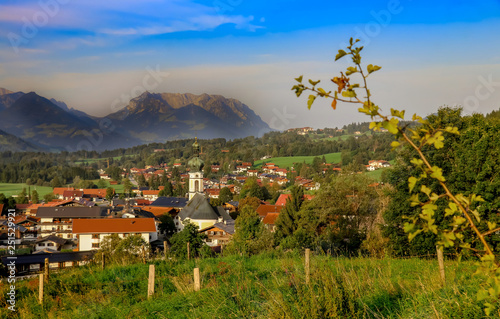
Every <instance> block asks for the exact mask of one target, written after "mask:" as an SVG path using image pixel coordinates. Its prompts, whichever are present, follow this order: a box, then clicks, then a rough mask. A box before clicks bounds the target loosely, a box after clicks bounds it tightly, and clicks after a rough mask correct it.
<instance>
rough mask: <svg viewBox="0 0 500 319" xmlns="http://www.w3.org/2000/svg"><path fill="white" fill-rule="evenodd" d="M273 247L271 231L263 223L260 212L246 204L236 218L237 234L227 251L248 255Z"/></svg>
mask: <svg viewBox="0 0 500 319" xmlns="http://www.w3.org/2000/svg"><path fill="white" fill-rule="evenodd" d="M272 247H273V238H272V234H271V232H270V231H269V230H268V229H267V228H266V227H265V226H264V224H262V222H261V221H260V217H259V214H258V213H257V212H256V211H255V210H254V209H252V207H251V206H249V205H246V206H245V207H244V208H243V209H242V210H241V213H240V216H238V218H237V219H236V222H235V234H234V236H233V239H232V240H231V242H230V243H229V245H228V247H227V248H226V250H225V251H226V252H227V253H229V254H231V253H237V254H241V255H245V256H248V255H253V254H258V253H260V252H262V251H264V250H267V249H271V248H272Z"/></svg>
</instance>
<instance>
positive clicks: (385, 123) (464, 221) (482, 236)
mask: <svg viewBox="0 0 500 319" xmlns="http://www.w3.org/2000/svg"><path fill="white" fill-rule="evenodd" d="M358 42H359V40H354V39H352V38H351V39H350V42H349V44H350V45H349V46H348V47H347V51H345V50H339V51H338V54H337V56H336V57H335V60H338V59H341V58H343V57H345V56H349V57H351V59H352V62H353V65H352V66H349V67H348V68H347V70H346V72H345V74H344V72H341V73H340V76H336V77H334V78H333V79H332V82H333V83H334V84H335V85H336V88H335V90H334V91H335V93H334V94H332V91H329V92H327V91H326V90H325V89H324V88H321V87H317V85H318V84H319V83H320V82H321V81H313V80H309V83H310V84H311V86H310V87H309V86H306V85H304V84H303V83H302V80H303V77H302V76H299V77H298V78H296V79H295V80H296V81H297V82H298V84H296V85H295V86H293V88H292V90H294V91H295V93H296V95H297V96H298V97H299V96H300V95H302V93H303V92H304V91H311V92H312V93H313V94H311V95H309V98H308V102H307V106H308V108H311V106H312V105H313V103H314V101H315V100H316V98H317V97H320V98H331V99H333V101H332V108H333V109H336V107H337V103H338V102H344V103H353V104H359V106H360V107H359V108H358V111H359V112H361V113H364V114H366V115H368V116H370V117H371V119H372V122H371V123H370V129H374V130H380V129H382V128H384V129H386V130H387V131H388V132H389V133H391V134H392V135H393V136H394V137H395V139H396V140H395V141H393V142H392V143H391V146H392V147H393V149H401V148H402V145H404V147H407V148H409V149H410V150H411V151H412V152H414V153H415V154H416V156H415V157H413V158H412V159H411V160H410V163H408V164H410V165H412V166H413V167H415V168H417V170H418V175H415V176H410V177H409V178H408V189H409V193H411V194H412V196H411V197H410V201H411V207H413V209H415V210H418V211H420V213H419V214H418V215H417V214H415V215H414V216H411V217H408V218H407V219H406V222H405V223H404V225H403V227H404V230H405V232H406V233H408V239H409V240H410V241H411V240H412V239H414V238H415V237H416V236H418V235H419V234H421V233H432V234H434V235H436V245H437V247H438V250H442V249H443V247H454V246H455V247H456V246H459V247H460V248H463V249H471V250H473V251H474V252H476V253H479V254H480V255H481V258H480V259H481V263H480V265H479V268H478V271H477V273H480V274H482V275H484V277H485V278H488V280H487V282H486V283H485V285H484V286H483V287H481V288H480V289H479V292H478V299H479V300H486V301H485V302H484V306H485V308H484V311H485V313H486V315H489V314H490V313H491V312H492V311H493V310H494V308H495V306H494V304H496V302H497V300H498V297H499V296H500V272H499V271H498V269H500V261H499V258H498V256H497V255H496V254H495V253H494V251H493V249H492V247H491V245H490V244H489V243H488V240H487V237H489V236H491V235H492V234H494V233H495V232H497V231H500V228H498V227H497V224H496V222H494V221H490V220H488V219H482V218H481V216H480V212H479V210H478V209H479V208H480V206H481V205H482V203H483V202H485V200H484V198H483V197H482V196H481V195H478V194H475V193H473V192H472V191H470V192H468V193H459V192H454V191H453V189H452V188H451V187H450V183H449V180H448V179H447V177H446V175H443V168H442V167H440V166H438V165H442V164H443V163H441V162H433V161H432V159H431V157H430V156H429V155H430V154H432V153H433V152H435V151H436V150H440V149H442V148H443V147H444V146H445V143H444V140H445V137H446V136H450V135H458V134H459V130H458V128H457V127H456V126H445V125H443V126H441V125H439V126H435V125H431V123H430V121H429V120H428V119H424V118H422V117H421V116H418V115H416V114H414V115H413V117H412V120H413V121H415V122H417V123H418V126H413V127H408V126H403V125H401V122H400V121H401V120H404V117H405V111H404V110H397V109H392V108H391V112H390V115H388V114H383V113H382V112H381V109H380V107H379V106H378V105H376V104H375V103H374V102H373V101H372V98H371V94H370V90H369V88H368V85H367V78H368V76H369V75H371V74H372V73H374V72H376V71H378V70H380V69H381V67H380V66H377V65H373V64H369V65H368V66H367V67H366V69H364V68H363V67H362V65H361V54H360V52H361V51H362V50H363V47H362V46H361V47H360V46H358V45H357V43H358ZM347 76H352V77H353V78H354V77H355V76H357V77H358V78H359V80H360V81H359V83H355V82H357V81H355V80H352V82H351V78H348V77H347ZM360 90H362V91H363V93H362V94H363V95H365V97H364V98H360V97H359V95H358V93H359V91H360ZM440 206H441V207H446V208H445V209H444V211H443V210H441V209H440ZM471 237H472V238H471ZM471 239H472V241H477V242H478V244H477V246H476V247H479V249H477V248H473V247H471V244H470V242H469V241H470V240H471Z"/></svg>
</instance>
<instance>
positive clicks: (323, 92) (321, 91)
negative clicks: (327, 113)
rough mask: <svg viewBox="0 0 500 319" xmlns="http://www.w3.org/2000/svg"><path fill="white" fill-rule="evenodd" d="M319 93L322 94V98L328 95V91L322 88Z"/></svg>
mask: <svg viewBox="0 0 500 319" xmlns="http://www.w3.org/2000/svg"><path fill="white" fill-rule="evenodd" d="M318 91H319V93H320V94H321V96H325V95H327V93H326V91H325V90H324V89H322V88H318Z"/></svg>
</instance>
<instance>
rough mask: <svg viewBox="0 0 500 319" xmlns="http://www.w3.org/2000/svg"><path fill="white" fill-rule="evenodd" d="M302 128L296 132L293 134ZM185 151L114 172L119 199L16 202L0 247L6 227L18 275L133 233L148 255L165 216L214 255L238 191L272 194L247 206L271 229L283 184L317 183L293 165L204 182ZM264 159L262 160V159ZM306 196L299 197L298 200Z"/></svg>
mask: <svg viewBox="0 0 500 319" xmlns="http://www.w3.org/2000/svg"><path fill="white" fill-rule="evenodd" d="M305 129H307V128H305ZM305 129H296V131H297V132H299V134H300V132H303V130H305ZM192 148H193V156H192V157H191V158H190V159H189V160H188V161H187V162H185V163H184V162H177V163H173V165H170V166H168V165H166V164H164V163H162V164H159V165H148V166H146V167H145V168H136V167H133V168H131V169H128V170H127V169H125V168H123V169H122V171H121V173H120V174H119V175H120V177H121V178H122V184H124V194H121V195H122V196H118V195H117V194H115V190H114V189H113V188H101V189H99V188H97V189H96V188H88V189H77V188H74V187H70V186H67V187H54V188H53V195H54V198H53V199H52V200H50V201H47V202H42V203H37V204H34V203H32V202H29V203H26V204H16V205H15V214H11V215H12V216H14V215H15V217H14V218H10V219H9V217H8V216H2V218H4V219H3V220H0V225H1V226H0V234H1V235H0V245H4V246H6V245H7V243H8V240H9V239H12V238H9V237H8V232H9V228H12V227H14V228H15V245H16V248H17V249H18V250H19V249H21V250H22V249H25V250H26V251H29V252H30V254H29V255H27V256H23V257H26V258H25V260H26V261H25V262H22V260H24V259H19V261H18V263H17V264H16V267H17V268H18V269H17V270H18V273H29V272H33V271H39V270H41V269H42V268H43V267H44V265H43V261H44V259H45V258H47V256H51V260H55V262H51V265H50V267H52V268H64V267H68V266H74V265H78V264H81V263H85V262H88V260H90V259H91V258H92V254H93V253H94V252H95V251H97V250H99V249H100V248H101V244H102V242H103V240H104V238H106V237H107V236H110V235H113V234H117V235H118V236H119V237H121V238H126V237H128V236H132V235H140V236H141V237H142V238H143V239H144V241H145V242H147V243H149V244H150V245H151V248H152V249H153V250H154V249H164V248H165V247H164V244H165V243H167V245H169V243H168V238H169V236H168V235H169V234H168V232H167V231H166V230H165V227H163V226H162V222H164V221H162V216H169V217H170V218H171V220H172V221H173V224H174V225H175V229H174V230H173V232H180V231H182V230H183V228H184V227H185V225H186V223H193V224H195V225H196V226H197V227H198V232H199V233H202V234H205V235H206V236H204V238H205V239H204V241H205V243H206V245H208V246H209V247H210V248H211V249H212V250H213V251H220V250H221V249H222V248H223V246H224V245H226V244H227V243H228V242H229V241H230V240H231V238H232V237H233V235H234V234H235V220H234V219H235V218H236V217H237V216H238V212H239V201H238V199H239V198H240V197H241V196H240V195H243V196H244V194H243V192H245V194H246V193H248V192H249V191H250V192H251V190H249V187H248V185H252V186H251V187H250V188H254V189H257V190H258V191H262V190H263V189H264V190H265V191H266V192H267V188H271V189H275V190H276V193H275V194H274V196H273V197H274V198H273V200H271V201H270V200H265V198H266V197H264V199H259V200H258V202H257V203H256V205H255V207H256V211H257V213H258V214H259V217H260V219H261V222H262V223H263V224H264V225H265V227H267V228H268V229H269V230H270V231H274V227H275V221H276V219H277V218H278V216H279V214H280V211H281V209H282V208H283V207H284V206H285V204H286V202H287V198H289V197H290V194H289V193H287V192H286V190H285V187H289V186H290V185H297V186H300V187H301V188H302V189H303V190H305V191H306V192H307V191H309V193H314V191H316V190H318V189H319V188H320V186H321V183H320V182H318V181H315V180H313V179H307V178H303V177H301V176H300V175H298V174H297V172H296V171H295V170H294V168H293V167H290V168H280V167H279V166H278V165H276V164H274V163H272V162H265V161H264V162H263V164H262V165H259V166H256V165H254V163H252V162H243V161H237V162H236V164H237V165H236V166H235V167H234V171H233V172H232V173H230V174H225V175H223V176H222V177H220V178H218V179H216V178H211V179H209V178H206V177H204V172H206V171H207V168H206V167H205V163H204V161H203V160H202V159H201V157H200V153H201V148H200V145H199V144H198V141H195V142H194V144H193V145H192ZM157 151H158V152H161V151H162V150H157ZM224 151H225V150H222V152H224ZM268 158H269V156H265V157H263V159H264V160H265V159H268ZM388 165H389V163H388V162H386V161H370V162H369V165H367V170H375V169H377V168H380V167H386V166H388ZM220 169H221V167H220V165H210V167H209V171H210V172H212V173H217V172H218V171H219V170H220ZM341 171H342V169H341V168H340V166H339V165H337V164H331V163H325V162H322V163H320V172H322V173H323V174H327V173H329V174H332V173H339V172H341ZM100 179H101V180H108V181H109V182H110V184H111V185H113V184H117V182H116V181H113V180H112V178H111V176H110V174H107V173H105V171H104V170H100ZM162 180H163V182H161V181H162ZM144 181H150V183H149V184H150V187H139V185H141V184H145V183H144ZM165 181H168V182H167V183H165ZM264 186H267V188H266V187H264ZM174 190H181V192H182V190H185V196H179V195H180V194H178V193H177V196H175V194H174V193H175V192H174ZM123 195H125V196H123ZM268 197H270V196H268ZM313 197H314V195H311V194H306V195H304V199H305V200H309V199H311V198H313ZM271 203H272V204H271ZM0 211H5V210H4V209H3V204H0ZM162 229H163V230H162ZM28 257H29V258H28ZM55 257H57V258H55ZM6 260H7V259H6V257H3V258H2V261H3V262H4V264H5V263H6V262H7V261H6Z"/></svg>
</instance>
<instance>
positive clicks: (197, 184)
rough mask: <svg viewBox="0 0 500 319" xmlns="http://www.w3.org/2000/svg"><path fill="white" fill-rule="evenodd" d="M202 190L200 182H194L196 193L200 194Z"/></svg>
mask: <svg viewBox="0 0 500 319" xmlns="http://www.w3.org/2000/svg"><path fill="white" fill-rule="evenodd" d="M199 188H200V182H199V181H194V191H195V192H198V191H199Z"/></svg>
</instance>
